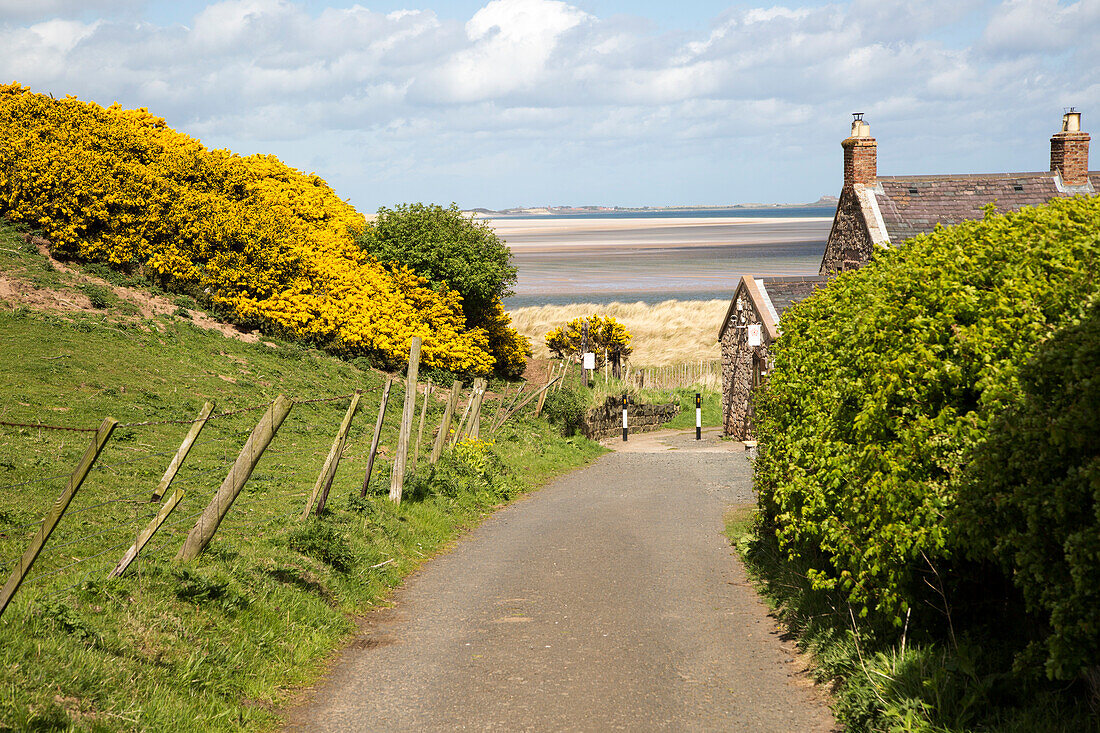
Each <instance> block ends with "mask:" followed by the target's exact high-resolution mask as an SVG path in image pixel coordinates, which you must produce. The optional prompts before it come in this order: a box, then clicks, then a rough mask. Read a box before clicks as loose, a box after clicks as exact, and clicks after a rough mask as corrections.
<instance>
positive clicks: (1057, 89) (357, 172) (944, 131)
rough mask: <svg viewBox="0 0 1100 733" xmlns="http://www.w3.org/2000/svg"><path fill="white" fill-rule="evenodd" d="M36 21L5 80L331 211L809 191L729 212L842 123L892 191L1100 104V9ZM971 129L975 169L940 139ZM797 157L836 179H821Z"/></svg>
mask: <svg viewBox="0 0 1100 733" xmlns="http://www.w3.org/2000/svg"><path fill="white" fill-rule="evenodd" d="M35 7H38V8H40V9H43V8H47V9H48V8H53V9H54V10H53V11H51V12H56V13H57V14H58V15H64V14H65V13H69V15H68V16H65V17H68V18H69V19H67V20H66V19H57V18H54V19H51V20H46V21H43V22H33V20H41V18H43V17H47V16H49V13H48V12H47V13H46V15H42V14H41V13H38V12H37V11H36V12H35V13H34V14H30V15H27V14H26V13H27V12H29V10H30V9H31V4H30V3H13V2H11V0H0V9H5V10H7V11H9V12H8V13H7V14H6V15H4V16H3V17H4V18H6V20H4V21H0V79H4V80H10V79H17V80H19V81H20V82H22V83H25V84H28V85H30V86H31V87H32V88H35V89H38V90H42V91H50V92H53V93H54V94H55V95H62V94H68V93H72V94H76V95H78V96H80V97H82V98H87V99H94V100H95V101H98V102H100V103H103V104H109V103H111V102H113V101H116V100H117V101H120V102H121V103H123V104H124V105H126V106H148V107H150V108H151V109H152V110H153V111H155V112H156V113H157V114H161V115H164V116H166V117H167V118H168V120H169V123H170V124H173V125H174V126H177V127H179V128H181V129H184V130H186V131H190V132H192V133H194V134H196V135H199V136H201V137H202V138H203V139H204V140H206V141H207V142H210V143H212V144H215V145H219V146H220V145H227V146H230V147H233V148H234V149H239V150H242V151H244V152H251V151H253V150H270V151H272V152H276V153H281V154H285V155H290V156H298V159H300V160H301V161H303V162H302V163H301V165H303V166H306V165H307V163H308V164H309V165H322V164H323V165H324V166H330V167H331V173H332V175H334V176H336V177H337V180H336V181H334V183H342V184H343V186H345V187H346V188H347V190H348V194H346V195H352V196H353V197H357V198H360V199H367V200H370V198H371V197H372V196H382V195H383V194H380V193H378V191H379V190H381V188H379V187H382V186H383V184H382V183H381V182H379V181H381V180H382V179H380V178H378V179H376V180H369V179H372V177H373V174H367V173H364V170H367V169H368V168H370V169H371V170H374V169H378V170H384V171H390V172H391V173H392V174H393V175H397V172H398V171H401V172H402V173H401V175H406V176H410V179H409V181H407V182H403V183H402V184H401V185H407V186H409V187H413V186H414V183H415V181H420V182H421V183H422V184H423V185H424V186H425V187H426V191H430V190H432V188H431V187H432V186H434V185H436V179H435V178H434V176H436V174H438V172H439V171H442V170H446V171H450V172H452V173H453V172H454V171H457V170H459V169H461V167H462V166H463V165H465V164H469V165H470V166H475V165H478V164H482V163H484V164H487V165H489V164H491V165H493V166H499V167H500V168H501V169H502V170H503V169H507V170H517V169H520V168H521V167H522V165H524V164H525V165H527V166H529V167H530V166H534V167H535V169H537V170H536V172H537V171H541V173H539V172H537V175H538V176H541V177H542V178H543V179H545V180H546V181H547V183H546V185H547V186H550V185H561V183H562V182H567V181H570V180H571V179H570V177H571V176H572V172H573V170H574V169H576V168H585V169H590V167H591V166H592V165H594V164H595V162H596V161H600V162H601V163H602V164H606V166H607V168H606V171H604V170H603V169H599V170H596V171H590V175H595V176H597V177H599V176H606V180H604V181H603V183H604V188H603V190H607V191H609V192H617V191H620V190H621V191H635V190H642V187H643V186H645V185H646V183H647V182H646V179H645V176H644V175H640V174H639V171H644V170H645V165H646V164H644V163H642V162H640V161H641V160H642V158H644V157H645V156H649V157H650V158H652V157H653V156H657V157H658V158H660V157H661V156H665V157H664V158H661V159H660V160H654V162H653V163H652V165H654V166H655V167H657V168H661V169H664V170H667V169H671V168H673V167H674V166H675V165H676V164H677V163H676V161H681V160H686V159H688V158H691V159H692V160H694V161H696V165H697V166H699V175H700V176H704V177H705V176H706V175H710V176H712V178H713V179H714V180H717V177H719V176H722V175H723V171H725V172H726V174H727V175H728V171H729V166H731V165H733V164H734V163H733V161H735V160H740V161H741V163H740V165H756V163H753V162H751V161H752V160H753V159H752V157H751V156H752V155H754V154H759V155H763V156H765V157H767V159H768V161H769V165H770V166H772V167H773V168H775V170H776V171H778V172H777V173H776V174H775V176H776V179H777V180H780V179H783V175H781V171H782V170H786V171H787V174H786V180H788V181H799V182H801V184H800V185H804V186H806V187H808V188H812V190H808V191H806V192H805V194H802V193H798V194H790V193H788V194H787V197H786V198H784V194H783V193H782V192H781V191H780V190H777V191H776V192H773V193H771V194H768V193H767V192H763V191H755V192H750V191H748V190H746V192H745V194H744V195H743V196H742V197H743V198H747V199H755V200H760V199H766V198H775V199H780V200H789V198H790V197H792V196H793V197H809V198H814V197H816V196H817V195H818V194H820V193H823V192H831V191H832V189H833V188H834V186H833V185H832V183H831V182H832V181H833V180H834V179H835V177H836V175H835V174H836V171H835V165H834V163H835V161H834V160H833V158H835V157H836V156H837V152H836V149H835V148H836V143H837V142H838V141H839V140H840V139H841V137H843V135H844V134H845V133H846V131H847V113H848V112H850V111H852V110H862V111H865V112H867V114H868V119H869V120H870V121H871V123H872V125H873V129H875V130H876V132H877V133H878V134H880V135H884V137H883V138H881V141H880V146H881V147H880V159H881V160H882V161H883V163H884V169H885V170H890V168H889V166H892V165H896V166H898V168H895V169H894V172H906V169H905V168H904V167H903V166H905V165H907V164H914V163H913V162H914V161H915V162H917V163H920V164H921V165H926V166H936V165H942V166H945V167H946V166H954V165H958V164H967V165H972V166H975V167H976V168H977V169H979V170H980V169H981V167H987V168H988V167H995V166H993V165H992V162H991V161H992V160H993V158H994V157H995V156H996V155H1001V156H1002V157H1003V156H1004V155H1006V154H1023V152H1021V148H1020V145H1019V144H1018V142H1017V141H1018V138H1019V136H1020V135H1021V132H1020V131H1021V130H1025V129H1026V130H1029V131H1034V135H1033V136H1034V138H1035V139H1036V141H1037V143H1036V145H1037V148H1036V149H1037V150H1039V151H1040V153H1041V152H1042V150H1041V149H1042V147H1043V146H1045V144H1046V142H1045V139H1046V137H1049V132H1052V131H1053V128H1054V126H1055V125H1056V122H1057V114H1056V113H1057V112H1058V111H1059V109H1060V107H1061V106H1062V105H1063V104H1077V105H1079V106H1082V107H1084V108H1085V109H1086V111H1088V110H1089V109H1093V108H1097V107H1100V44H1096V43H1095V38H1096V37H1097V35H1098V34H1100V0H1079V2H1072V3H1058V2H1055V0H1013V1H1011V2H1007V3H1004V4H1003V5H1000V6H997V7H996V8H993V9H991V10H987V9H984V6H982V5H981V3H980V2H978V0H950V1H949V0H929V1H928V2H922V3H918V2H905V1H903V0H875V1H874V2H872V1H871V0H854V2H853V3H851V4H846V5H845V4H832V5H817V4H812V5H811V4H807V5H806V6H802V5H799V4H798V3H788V4H787V5H786V6H766V7H760V8H743V9H739V10H738V9H731V10H730V11H727V12H726V13H724V14H723V15H722V16H721V17H720V18H717V19H715V21H714V23H713V24H712V26H711V27H710V28H708V29H706V30H705V31H701V32H691V33H688V32H682V31H676V32H661V31H660V30H658V29H655V28H653V27H652V25H649V24H646V23H643V22H641V21H639V20H638V19H637V18H630V17H625V16H614V17H609V18H600V17H596V16H593V15H591V14H589V13H586V12H583V11H582V10H580V9H578V8H577V7H575V6H573V5H570V4H569V3H566V2H560V1H558V0H493V1H492V2H488V3H487V4H486V5H485V6H484V7H482V8H481V9H480V10H479V11H477V12H476V13H475V14H473V15H472V16H471V17H470V18H469V19H468V21H467V22H465V23H463V22H460V21H455V20H449V19H445V18H442V17H440V16H439V15H437V14H436V13H435V12H433V11H432V10H430V9H415V8H412V9H408V10H401V11H396V12H391V13H388V14H387V13H380V12H374V11H371V10H369V9H367V8H365V7H361V6H358V5H356V6H353V7H350V8H327V9H323V10H320V11H312V10H310V9H309V8H308V7H307V6H306V5H304V4H302V3H300V2H298V0H227V1H225V2H218V3H212V4H210V5H208V6H206V7H205V8H204V9H202V10H201V11H200V12H199V13H198V14H197V15H196V16H195V17H194V18H193V19H191V21H190V22H189V23H187V24H184V25H172V26H158V25H155V24H152V23H148V22H141V21H138V20H134V19H133V18H131V17H128V16H127V17H123V18H120V17H117V16H116V17H103V18H101V19H100V20H98V21H94V22H93V21H92V19H91V16H89V17H85V16H82V15H80V13H81V11H83V10H84V9H86V8H88V7H92V6H90V5H87V4H84V3H78V2H75V1H74V2H60V1H58V0H54V1H52V2H51V0H43V2H40V3H36V4H35ZM16 10H19V11H20V12H23V13H24V14H22V15H18V14H13V13H15V11H16ZM43 12H46V10H43ZM77 17H79V18H80V19H79V20H74V19H73V18H77ZM27 18H31V20H26V19H27ZM975 23H978V24H979V25H978V26H977V27H972V25H973V24H975ZM960 24H962V25H960ZM964 26H965V27H964ZM944 37H950V38H951V39H952V40H951V41H950V42H948V41H945V40H942V39H943V38H944ZM979 37H980V38H979ZM960 38H963V39H966V38H969V39H971V40H973V39H974V38H979V40H977V41H975V42H971V40H967V41H966V42H961V41H959V39H960ZM1089 105H1092V107H1089ZM1097 119H1100V118H1097ZM1086 122H1087V121H1086ZM979 128H980V129H982V130H983V131H984V132H985V139H986V141H987V143H986V144H987V145H988V149H989V150H990V151H991V152H989V153H988V154H987V157H986V158H982V157H981V154H978V153H975V152H973V151H971V150H963V149H962V148H961V147H960V146H961V145H962V144H963V143H961V142H960V140H959V139H958V137H957V136H954V135H953V134H952V130H958V129H979ZM1048 128H1049V129H1048ZM1040 131H1042V132H1041V133H1040ZM1029 134H1031V133H1030V132H1029ZM936 136H939V137H936ZM931 139H937V140H939V141H940V142H939V144H937V145H934V146H931V147H930V148H929V149H928V150H927V151H926V152H924V153H922V154H920V155H918V154H916V153H913V154H912V156H911V158H909V159H906V158H904V157H901V158H899V157H898V151H900V150H904V149H906V148H905V145H906V140H909V141H912V142H913V144H914V145H916V144H917V143H918V142H919V141H923V140H931ZM997 141H1002V143H998V142H997ZM1004 141H1013V143H1012V146H1010V147H1006V145H1007V143H1004ZM972 142H973V141H972V140H971V141H968V142H967V144H970V143H972ZM920 144H924V143H920ZM341 146H342V147H341ZM998 146H999V147H998ZM1006 150H1007V151H1008V153H1005V151H1006ZM643 151H644V152H643ZM1026 154H1027V155H1031V156H1032V157H1034V154H1033V152H1032V151H1026ZM391 155H392V156H394V162H385V161H386V160H387V156H391ZM631 155H636V156H639V158H638V159H637V160H634V161H629V160H628V158H629V157H630V156H631ZM807 155H811V156H816V158H815V160H816V159H817V158H820V159H821V160H823V161H831V162H829V163H828V165H827V166H825V167H823V168H821V170H820V172H819V173H817V174H815V175H816V176H817V178H814V177H813V176H810V175H809V174H807V170H808V168H807V166H809V165H810V164H811V163H812V162H813V161H808V160H807V158H806V156H807ZM960 156H962V157H960ZM966 156H970V157H969V158H968V157H966ZM974 156H978V157H974ZM937 161H938V163H937ZM983 161H984V162H983ZM291 162H294V161H293V159H292V160H291ZM822 165H824V164H822ZM1036 165H1037V164H1036V163H1011V162H1006V163H1004V164H1003V166H1001V167H1014V168H1033V167H1036ZM933 169H934V168H933ZM707 171H710V173H707ZM479 176H480V177H482V178H484V179H485V180H484V181H482V182H481V183H476V184H475V183H470V182H468V185H478V186H482V188H481V189H479V190H482V191H483V194H481V195H479V197H478V200H476V201H468V202H467V203H470V204H473V203H487V204H492V203H493V202H494V201H493V200H492V197H493V196H497V195H505V194H506V193H507V191H508V190H510V189H508V186H507V184H506V183H505V182H502V181H498V179H499V178H500V177H499V176H498V175H496V174H494V173H493V172H491V171H480V170H479V171H478V172H473V171H471V173H470V179H471V181H474V180H476V179H479ZM414 179H415V181H414ZM815 181H816V182H815ZM822 182H824V183H822ZM513 184H514V182H513ZM395 185H397V184H396V183H395V182H394V181H392V180H391V181H389V182H388V183H387V184H386V186H388V188H386V189H385V190H386V191H389V190H391V189H393V187H394V186H395ZM532 185H533V184H532ZM592 185H593V186H594V185H595V183H593V184H592ZM684 185H689V184H684ZM691 185H695V184H691ZM699 185H702V184H699ZM714 185H716V186H717V185H718V184H717V183H716V184H714ZM721 185H742V186H745V187H748V186H752V185H761V184H760V183H759V181H757V183H756V184H754V183H752V182H751V181H748V182H738V183H736V184H734V183H723V184H721ZM716 190H717V189H716ZM427 195H428V193H427V192H426V193H425V194H424V196H427ZM611 195H612V194H611V193H609V196H611ZM615 195H619V194H615ZM622 196H624V197H625V196H628V194H622ZM443 198H446V199H448V200H449V199H450V198H460V196H458V195H454V194H452V195H450V196H444V197H443ZM678 198H681V199H684V197H678ZM735 199H736V196H734V195H721V196H720V198H719V199H718V200H722V201H731V200H735ZM382 200H386V201H392V198H389V194H385V198H383V199H382ZM712 200H713V199H712ZM610 202H611V203H615V202H622V201H621V200H620V201H610ZM643 202H644V201H643ZM496 203H501V204H504V203H513V202H511V201H499V200H498V201H496Z"/></svg>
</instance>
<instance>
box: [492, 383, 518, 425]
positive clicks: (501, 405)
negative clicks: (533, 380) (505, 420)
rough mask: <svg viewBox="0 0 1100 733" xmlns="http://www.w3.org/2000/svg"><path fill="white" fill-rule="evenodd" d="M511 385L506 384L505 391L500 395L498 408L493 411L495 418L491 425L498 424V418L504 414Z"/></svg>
mask: <svg viewBox="0 0 1100 733" xmlns="http://www.w3.org/2000/svg"><path fill="white" fill-rule="evenodd" d="M510 386H511V385H510V384H505V385H504V392H503V393H502V394H501V395H500V402H498V403H497V409H496V411H495V412H493V419H492V420H490V421H489V424H490V425H496V424H497V420H498V419H500V416H501V415H502V414H504V405H505V404H507V402H508V388H509V387H510ZM521 389H522V388H521Z"/></svg>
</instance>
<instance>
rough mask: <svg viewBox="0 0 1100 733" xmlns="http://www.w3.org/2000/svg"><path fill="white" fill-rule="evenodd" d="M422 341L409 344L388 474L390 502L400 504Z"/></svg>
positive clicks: (416, 337)
mask: <svg viewBox="0 0 1100 733" xmlns="http://www.w3.org/2000/svg"><path fill="white" fill-rule="evenodd" d="M422 343H423V340H422V339H421V338H420V337H419V336H413V337H412V343H411V344H409V369H408V372H407V373H406V375H405V409H404V410H403V411H402V412H401V431H400V432H399V433H398V434H397V455H396V456H395V457H394V461H393V473H392V474H390V501H392V502H393V503H394V504H400V503H401V492H402V491H404V488H405V463H406V462H407V461H408V459H409V437H410V436H411V435H412V421H413V412H414V411H415V410H416V377H417V375H418V374H419V372H420V346H421V344H422Z"/></svg>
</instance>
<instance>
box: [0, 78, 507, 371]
mask: <svg viewBox="0 0 1100 733" xmlns="http://www.w3.org/2000/svg"><path fill="white" fill-rule="evenodd" d="M0 214H3V215H4V216H6V217H8V218H9V219H11V220H12V221H15V222H23V223H26V224H29V225H31V226H33V227H36V228H40V229H41V230H42V231H43V232H44V233H45V234H46V236H47V237H48V238H49V239H50V240H51V242H52V243H53V246H54V248H55V249H56V250H58V251H59V252H61V253H64V254H66V255H69V256H75V257H80V258H84V259H88V260H97V261H102V262H107V263H110V264H112V265H114V266H116V267H120V268H122V269H125V270H129V271H139V272H142V273H144V274H146V275H147V276H149V277H151V278H152V279H154V280H155V281H157V282H159V283H161V284H162V285H164V286H165V287H168V288H170V289H173V290H177V291H181V292H186V293H190V294H192V295H194V296H196V297H197V298H199V299H200V300H201V301H203V302H205V303H207V304H208V305H211V306H213V307H215V308H219V309H220V310H222V311H225V312H228V313H231V314H232V316H233V317H234V318H235V319H236V320H238V321H239V322H241V323H243V324H246V325H251V326H264V327H265V328H268V329H272V330H275V331H278V332H281V333H285V334H287V335H289V336H292V337H294V338H298V339H302V340H306V341H309V342H312V343H315V344H317V345H319V346H321V347H323V348H326V349H329V350H332V351H335V352H338V353H344V354H348V355H356V354H364V355H372V356H375V357H380V358H381V359H383V360H385V361H387V362H389V363H400V362H402V361H403V360H404V358H405V355H406V354H407V351H408V346H409V341H410V339H411V338H412V337H413V336H420V337H421V338H423V340H424V343H423V348H422V351H421V359H422V360H423V362H424V364H425V365H427V366H436V367H441V368H444V369H449V370H452V371H455V372H466V373H475V374H485V373H488V372H489V371H490V370H491V369H492V368H493V365H494V361H495V359H494V357H493V355H492V354H491V353H490V340H491V339H492V340H496V337H498V335H497V334H490V333H488V332H487V331H486V330H484V329H480V328H479V329H467V328H466V326H465V322H464V319H463V315H462V308H461V299H460V297H459V296H458V294H457V293H455V292H454V291H453V290H447V289H443V290H442V291H437V290H434V289H432V288H431V287H429V286H428V284H427V281H426V280H425V279H424V278H421V277H419V276H418V275H416V274H415V273H414V272H412V271H411V270H408V269H404V268H394V269H386V268H384V267H382V266H381V265H379V264H378V263H377V262H375V261H374V260H373V259H372V258H371V257H370V256H369V255H367V254H366V253H365V252H363V251H362V250H361V249H360V248H359V247H358V246H356V244H355V241H354V236H355V235H356V234H358V233H361V232H362V231H363V228H364V227H365V226H367V224H366V222H365V220H364V218H363V216H362V215H361V214H359V213H358V212H357V211H356V210H355V209H354V208H353V207H352V206H351V205H350V204H348V203H346V202H344V201H342V200H341V199H340V198H339V197H338V196H337V195H336V194H335V192H333V190H332V189H331V188H329V186H328V184H326V183H325V182H324V181H323V180H322V179H321V178H319V177H318V176H316V175H306V174H303V173H301V172H300V171H297V170H295V169H293V168H291V167H289V166H287V165H285V164H284V163H282V162H281V161H280V160H278V159H277V158H275V157H274V156H270V155H251V156H246V157H242V156H239V155H235V154H233V153H230V152H229V151H226V150H208V149H207V148H206V147H204V146H203V145H202V144H201V143H200V142H199V141H197V140H195V139H194V138H191V137H188V136H187V135H184V134H181V133H179V132H176V131H175V130H172V129H171V128H169V127H168V126H167V125H166V124H165V121H164V120H163V119H161V118H159V117H155V116H153V115H151V114H149V112H148V111H146V110H145V109H136V110H124V109H122V108H121V107H120V106H118V105H117V104H116V105H112V106H111V107H107V108H104V107H100V106H99V105H96V104H92V103H89V102H82V101H80V100H78V99H75V98H73V97H66V98H64V99H53V98H52V97H49V96H46V95H42V94H34V93H32V92H31V91H30V90H29V89H28V88H27V87H24V86H22V85H20V84H16V83H13V84H9V85H0ZM505 317H506V316H505ZM502 325H504V324H502Z"/></svg>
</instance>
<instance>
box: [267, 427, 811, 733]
mask: <svg viewBox="0 0 1100 733" xmlns="http://www.w3.org/2000/svg"><path fill="white" fill-rule="evenodd" d="M609 445H610V446H611V447H614V448H617V450H616V452H614V453H611V454H609V455H607V456H604V457H603V458H601V459H599V460H598V461H597V462H596V463H595V464H593V465H592V466H591V467H589V468H587V469H584V470H581V471H577V472H574V473H572V474H569V475H568V476H565V477H564V478H561V479H559V480H558V481H556V482H554V483H552V484H550V485H549V486H547V487H545V488H543V489H541V490H540V491H538V492H535V493H534V494H532V495H530V496H529V497H527V498H526V499H523V500H520V501H518V502H517V503H515V504H513V505H512V506H509V507H507V508H505V509H503V510H501V511H499V512H497V514H496V515H494V516H493V517H492V518H490V519H488V520H487V521H486V522H485V523H484V524H483V525H482V526H481V527H479V528H478V529H476V530H475V531H473V532H471V533H470V534H469V535H467V536H466V537H465V538H464V539H462V540H461V541H460V542H459V543H458V544H457V545H456V546H455V548H454V549H453V550H452V551H451V552H449V553H448V554H446V555H444V556H441V557H439V558H436V559H433V560H432V561H431V562H429V563H427V564H426V565H425V566H424V568H422V569H421V570H420V571H419V572H417V573H416V574H415V575H413V576H412V577H411V578H410V579H409V580H408V582H407V583H406V585H405V587H404V588H403V589H402V590H400V591H399V592H398V593H397V594H396V595H395V597H394V606H393V607H392V608H388V609H382V610H380V611H378V612H375V613H373V614H371V615H370V616H368V617H367V618H366V619H365V621H364V626H363V633H362V635H361V636H360V637H359V638H358V639H357V640H356V641H355V643H353V644H352V646H351V647H350V648H348V649H347V650H346V651H345V652H344V653H343V654H342V656H341V658H340V659H339V661H338V662H337V664H336V665H335V668H334V670H333V672H332V674H331V676H330V677H329V678H328V679H327V680H326V681H325V682H324V683H323V684H322V685H320V686H319V687H318V688H317V689H316V690H314V691H312V694H311V698H312V699H311V700H310V701H309V702H308V703H306V704H304V705H302V706H300V707H298V708H296V709H294V710H292V711H291V713H290V717H289V723H288V729H289V730H310V731H375V730H377V731H395V730H402V731H405V730H407V731H413V730H415V731H434V730H478V731H482V730H484V731H497V730H499V731H519V730H532V731H544V730H552V731H564V730H583V731H607V730H631V731H637V730H691V731H696V730H698V731H777V732H780V731H782V732H784V733H785V732H788V731H798V733H812V732H815V731H822V732H824V731H831V730H833V722H832V718H831V716H830V714H829V711H828V707H827V706H826V704H825V701H824V700H823V697H822V694H821V693H820V691H819V690H817V689H815V688H813V686H812V685H811V684H810V683H809V682H808V681H807V680H806V679H805V676H804V675H803V674H801V672H802V669H803V665H802V664H801V662H800V661H798V659H797V658H796V657H795V654H794V653H793V651H792V649H793V645H792V644H790V643H789V642H784V641H782V640H781V639H780V638H779V636H778V634H777V631H776V628H775V624H774V622H773V621H772V619H771V618H770V617H769V616H768V615H767V609H766V608H765V607H764V605H763V604H762V603H761V601H760V600H759V599H758V597H757V596H756V594H755V593H754V592H753V590H752V588H751V587H750V586H749V585H748V584H747V582H746V579H745V573H744V570H743V568H742V567H741V565H740V563H739V562H738V560H737V558H736V556H735V555H734V554H733V552H732V550H731V548H730V547H729V543H728V542H727V541H726V539H725V537H724V536H723V535H722V530H723V522H722V517H723V513H724V511H725V510H726V509H727V508H728V507H729V506H731V505H734V504H745V503H750V502H752V500H753V497H752V493H751V489H750V473H749V465H748V461H747V460H746V457H745V453H744V451H743V450H741V446H740V444H737V443H732V444H731V443H723V442H720V441H718V440H716V437H715V436H714V435H713V434H709V435H707V436H705V439H704V440H703V441H701V442H700V443H696V441H695V440H694V431H692V432H691V433H676V434H673V433H659V434H652V435H649V436H631V440H630V442H629V443H627V444H626V445H625V446H624V445H623V444H622V443H621V441H620V442H618V444H617V445H614V444H612V443H610V442H609Z"/></svg>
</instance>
